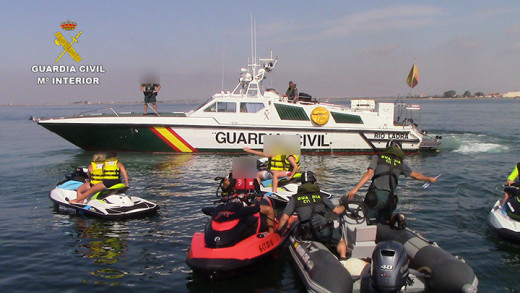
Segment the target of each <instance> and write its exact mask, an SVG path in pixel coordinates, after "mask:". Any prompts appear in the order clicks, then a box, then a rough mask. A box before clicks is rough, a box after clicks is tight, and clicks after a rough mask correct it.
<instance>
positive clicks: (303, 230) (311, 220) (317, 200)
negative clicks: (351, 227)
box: [278, 171, 347, 259]
mask: <svg viewBox="0 0 520 293" xmlns="http://www.w3.org/2000/svg"><path fill="white" fill-rule="evenodd" d="M301 178H302V182H303V184H302V185H301V186H300V187H299V188H298V193H296V194H295V195H293V196H292V197H291V199H290V200H289V203H288V204H287V206H286V207H285V209H284V211H283V215H282V218H281V219H280V223H279V224H278V230H280V229H282V228H283V227H284V225H285V223H286V222H287V220H288V219H289V217H290V216H291V215H292V214H293V213H294V212H296V213H297V214H298V218H299V220H300V235H301V237H302V238H303V239H304V240H315V241H319V242H321V243H323V244H330V245H332V246H336V250H337V252H338V254H339V256H340V259H346V257H347V244H346V242H345V240H344V239H343V237H342V233H341V229H340V228H339V227H336V228H334V225H333V223H332V221H331V220H330V213H335V214H338V215H339V214H341V213H342V212H343V210H342V207H341V208H340V207H335V206H334V204H333V203H332V202H331V201H330V199H328V198H327V197H326V196H324V195H322V194H321V192H320V187H319V186H318V185H317V182H316V177H315V176H314V173H313V172H310V171H307V172H304V173H302V177H301Z"/></svg>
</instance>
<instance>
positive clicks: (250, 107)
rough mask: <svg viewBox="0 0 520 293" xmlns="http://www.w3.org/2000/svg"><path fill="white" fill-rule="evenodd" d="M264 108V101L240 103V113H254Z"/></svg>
mask: <svg viewBox="0 0 520 293" xmlns="http://www.w3.org/2000/svg"><path fill="white" fill-rule="evenodd" d="M263 108H265V105H264V103H246V102H242V103H240V112H241V113H256V112H258V111H260V110H262V109H263Z"/></svg>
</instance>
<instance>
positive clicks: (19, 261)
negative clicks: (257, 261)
mask: <svg viewBox="0 0 520 293" xmlns="http://www.w3.org/2000/svg"><path fill="white" fill-rule="evenodd" d="M413 103H414V104H420V105H421V106H422V108H423V111H422V114H421V117H420V118H421V122H422V127H423V128H424V129H426V130H428V132H429V134H430V135H432V136H435V135H441V136H442V137H443V139H442V142H443V145H442V147H441V149H440V152H438V153H429V154H423V155H414V156H408V157H407V158H406V162H407V163H408V164H409V165H410V166H411V168H412V169H413V170H415V171H418V172H421V173H424V174H427V175H430V176H436V175H438V174H440V173H442V174H443V175H442V176H441V177H440V178H439V181H438V182H437V183H435V184H432V185H430V186H429V187H428V188H427V189H423V188H422V182H418V181H414V180H411V179H404V178H403V179H401V180H400V183H399V189H398V194H399V196H400V201H399V205H398V209H399V211H401V212H403V213H404V214H405V215H406V216H407V219H408V220H407V223H408V226H409V227H411V228H413V229H415V230H417V231H420V232H422V234H424V236H426V237H427V238H428V239H430V240H432V241H436V242H437V243H438V244H439V245H440V246H441V247H442V248H444V249H445V250H447V251H449V252H450V253H452V254H454V255H459V256H461V257H462V258H464V259H465V261H466V262H467V263H468V264H469V265H470V266H471V267H472V268H473V270H474V271H475V273H476V275H477V277H478V278H479V281H480V284H479V289H480V291H481V292H504V291H508V292H519V291H520V279H519V278H518V275H519V274H520V245H515V244H510V243H508V242H506V241H503V240H500V239H499V238H497V237H496V235H495V234H493V232H492V231H491V230H490V229H489V227H488V225H487V223H486V217H487V214H488V212H489V210H490V209H491V207H492V206H493V204H494V202H495V201H496V200H497V199H498V198H500V197H502V195H503V191H502V188H503V184H504V182H505V180H506V178H507V176H508V175H509V173H510V172H511V171H512V169H513V167H514V165H515V164H516V163H517V162H518V161H519V160H520V156H519V155H518V154H519V151H520V145H519V142H520V134H519V133H518V118H517V117H519V116H520V100H454V99H453V100H452V99H450V100H421V101H414V102H413ZM191 106H195V105H183V104H159V110H161V111H166V110H168V111H180V110H186V109H189V108H190V107H191ZM100 107H102V106H100V105H68V106H1V107H0V122H1V124H0V125H1V127H0V143H1V144H0V146H1V148H0V183H1V184H0V207H1V209H0V233H1V234H0V235H1V237H0V253H1V256H0V268H1V269H0V288H1V291H2V292H15V291H24V292H31V291H32V292H36V291H37V292H57V291H64V290H66V291H68V292H96V291H99V292H107V291H111V292H123V291H124V292H128V291H132V292H141V291H144V290H147V291H149V292H161V291H164V292H301V291H305V287H304V286H303V285H302V283H301V281H300V279H299V276H298V274H297V272H296V270H295V268H294V267H293V265H292V263H291V258H290V256H289V254H288V252H287V251H286V250H285V251H282V253H281V254H280V256H279V258H278V259H277V260H276V261H272V262H270V263H268V264H267V265H266V266H264V267H263V268H261V269H260V270H257V271H255V272H254V273H252V274H248V275H244V276H242V277H239V278H235V279H231V280H227V281H223V282H218V283H217V282H210V281H208V280H205V279H203V278H200V277H199V276H197V275H193V274H192V272H191V270H190V269H189V267H187V266H186V264H185V262H184V261H185V257H186V250H187V249H188V247H189V245H190V240H191V236H192V235H193V233H194V232H198V231H202V230H203V228H204V224H205V221H206V216H204V215H203V214H202V212H201V211H200V209H201V207H203V206H207V205H212V202H213V201H214V200H215V199H216V198H215V190H216V182H215V181H214V180H213V179H214V177H216V176H222V175H225V174H226V173H227V171H229V170H230V169H231V161H232V156H231V155H213V154H200V155H191V154H141V153H121V154H120V159H121V161H122V162H123V163H124V165H125V166H126V169H127V171H128V173H129V175H130V186H131V188H130V190H129V191H128V193H129V194H130V195H135V196H140V197H143V198H145V199H148V200H151V201H154V202H156V203H158V204H159V205H160V206H161V209H160V211H159V213H158V214H157V215H155V216H151V217H147V218H144V219H137V220H126V221H103V220H97V219H92V218H87V217H83V216H80V215H68V214H58V213H56V212H55V211H54V210H53V205H52V202H51V201H50V200H49V198H48V194H49V191H50V190H51V189H52V188H54V186H55V184H56V183H57V182H58V181H60V180H62V179H63V178H64V177H63V176H64V174H66V173H69V172H72V170H73V168H74V167H77V166H85V165H86V164H87V163H89V160H90V158H91V156H92V153H91V152H86V151H83V150H81V149H79V148H77V147H76V146H74V145H72V144H70V143H69V142H67V141H65V140H63V139H62V138H60V137H58V136H57V135H55V134H54V133H51V132H49V131H47V130H46V129H44V128H43V127H40V126H38V125H37V124H36V123H35V122H33V121H30V120H29V117H30V116H39V117H42V116H43V117H45V116H54V117H57V116H64V115H70V114H75V113H79V112H83V111H88V110H92V109H95V108H100ZM125 107H130V108H131V110H133V111H136V112H138V113H140V111H141V107H142V105H134V106H125ZM125 107H123V109H120V110H124V111H128V109H124V108H125ZM116 108H117V107H116ZM415 120H416V121H418V119H415ZM369 161H370V156H331V155H326V156H303V157H302V167H303V169H305V170H312V171H314V172H315V173H316V174H317V177H318V180H319V181H320V184H321V186H322V188H324V189H326V190H328V191H330V192H332V193H334V194H337V195H342V194H344V193H346V192H347V191H348V190H350V189H351V188H353V187H354V185H355V184H356V183H357V182H358V180H359V179H360V178H361V176H362V174H363V173H364V172H365V171H366V168H367V166H368V163H369ZM366 187H367V186H365V189H363V190H361V191H360V192H359V195H361V196H362V195H364V191H365V190H366Z"/></svg>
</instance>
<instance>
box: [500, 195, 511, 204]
mask: <svg viewBox="0 0 520 293" xmlns="http://www.w3.org/2000/svg"><path fill="white" fill-rule="evenodd" d="M508 198H509V195H508V194H507V192H505V193H504V198H503V199H502V202H501V204H502V205H504V204H505V203H506V200H507V199H508Z"/></svg>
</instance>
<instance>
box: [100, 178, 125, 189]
mask: <svg viewBox="0 0 520 293" xmlns="http://www.w3.org/2000/svg"><path fill="white" fill-rule="evenodd" d="M119 183H121V180H119V179H103V185H105V187H106V188H110V187H112V186H114V185H116V184H119Z"/></svg>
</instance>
